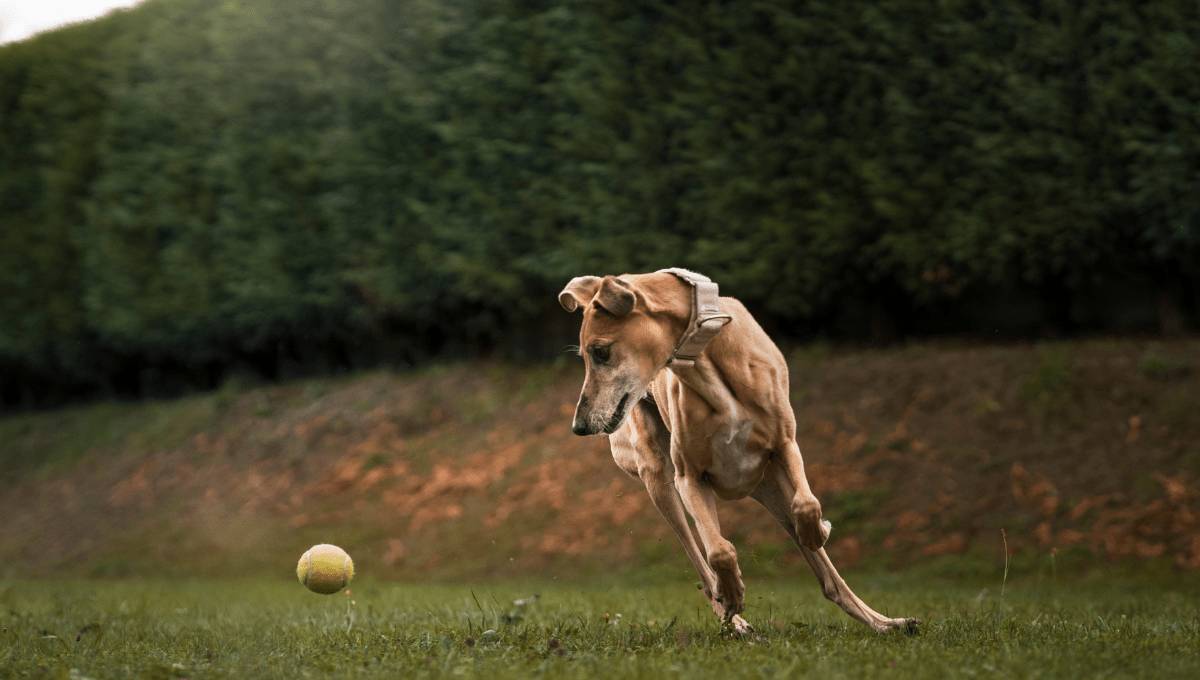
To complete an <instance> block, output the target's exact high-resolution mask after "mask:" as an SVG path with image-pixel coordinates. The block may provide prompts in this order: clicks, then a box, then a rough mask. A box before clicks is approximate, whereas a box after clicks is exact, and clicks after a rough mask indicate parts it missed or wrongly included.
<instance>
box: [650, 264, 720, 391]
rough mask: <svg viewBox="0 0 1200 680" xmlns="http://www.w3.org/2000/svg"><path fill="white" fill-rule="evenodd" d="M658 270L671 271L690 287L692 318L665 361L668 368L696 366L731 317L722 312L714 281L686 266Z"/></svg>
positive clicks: (662, 272) (663, 272)
mask: <svg viewBox="0 0 1200 680" xmlns="http://www.w3.org/2000/svg"><path fill="white" fill-rule="evenodd" d="M657 273H660V274H674V275H675V276H678V277H679V278H680V279H683V281H684V282H686V283H687V284H688V285H689V287H690V288H691V291H692V295H691V318H690V320H689V321H688V325H687V328H686V329H685V330H684V332H683V335H682V336H681V337H680V338H679V342H678V343H677V344H676V345H675V351H674V352H672V353H671V358H670V359H669V360H668V361H667V366H669V367H671V368H687V367H690V366H693V365H695V363H696V360H697V359H698V358H699V357H700V354H701V353H702V352H703V351H704V348H705V347H706V346H707V345H708V343H709V342H711V341H712V339H713V338H714V337H716V335H717V333H720V332H721V329H722V328H724V327H725V325H726V324H728V323H729V322H730V321H731V320H732V317H731V316H729V315H728V314H724V313H722V312H721V298H720V293H719V289H718V288H717V284H715V283H713V282H712V280H711V279H709V278H708V277H707V276H704V275H702V274H697V273H695V272H690V271H688V270H686V269H678V268H673V269H660V270H659V271H658V272H657Z"/></svg>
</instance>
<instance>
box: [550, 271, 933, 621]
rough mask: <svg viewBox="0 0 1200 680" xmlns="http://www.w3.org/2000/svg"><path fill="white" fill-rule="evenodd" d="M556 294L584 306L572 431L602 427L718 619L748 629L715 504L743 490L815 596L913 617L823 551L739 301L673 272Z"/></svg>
mask: <svg viewBox="0 0 1200 680" xmlns="http://www.w3.org/2000/svg"><path fill="white" fill-rule="evenodd" d="M558 300H559V303H560V304H561V305H562V306H563V308H564V309H566V310H567V311H568V312H574V311H575V310H577V309H578V310H582V311H583V325H582V327H581V328H580V332H579V353H580V355H582V356H583V359H584V364H585V375H584V380H583V389H582V391H581V392H580V395H579V403H578V406H577V407H576V410H575V418H574V421H573V422H572V427H571V430H572V432H574V433H575V434H577V435H581V436H586V435H595V434H600V433H604V434H607V435H608V436H609V445H610V447H611V449H612V455H613V459H614V460H615V461H616V463H617V465H618V466H619V467H620V468H621V469H622V470H624V471H625V472H627V473H628V474H630V475H631V476H633V477H636V478H638V479H640V480H641V481H642V483H643V484H644V485H645V487H646V491H647V492H648V493H649V494H650V499H651V501H652V502H653V503H654V506H655V507H656V508H658V511H659V512H660V513H662V516H663V517H664V518H665V519H666V520H667V523H668V524H670V526H671V528H672V529H674V531H675V533H676V535H678V536H679V540H680V541H682V543H683V548H684V550H685V551H686V552H687V556H688V558H689V559H691V561H692V564H693V565H695V567H696V572H697V573H698V574H699V575H700V580H701V583H702V587H701V589H702V591H703V593H704V596H705V597H707V598H708V601H709V604H710V605H711V606H712V610H713V613H714V614H716V615H717V616H718V617H720V618H721V619H722V620H723V622H724V624H725V625H727V626H730V627H731V628H732V629H733V630H735V631H736V632H737V633H739V634H742V635H745V634H749V633H752V632H753V630H754V629H753V628H752V627H751V626H750V625H749V624H748V623H746V621H745V620H744V619H742V617H741V616H739V614H741V613H742V611H743V608H744V604H745V602H744V598H745V586H744V585H743V583H742V575H741V570H740V569H739V568H738V562H737V551H736V550H735V549H734V547H733V544H732V543H730V542H729V541H728V540H726V539H725V538H724V537H723V536H722V535H721V528H720V525H719V523H718V521H717V505H716V500H717V499H718V498H721V499H723V500H735V499H740V498H745V497H746V496H750V497H752V498H754V499H755V500H757V501H758V502H759V503H760V504H762V506H763V507H764V508H766V509H767V511H768V512H769V513H771V515H772V516H773V517H775V519H776V520H777V521H778V522H779V524H780V525H782V526H783V528H784V530H786V531H787V533H788V535H789V536H791V538H792V541H793V542H794V543H795V544H796V546H797V547H798V548H799V549H800V552H801V553H802V554H803V555H804V559H805V560H807V561H808V564H809V566H810V567H811V568H812V570H813V572H814V573H815V574H816V576H817V580H818V581H819V582H820V584H821V592H822V593H823V594H824V595H825V597H826V598H828V599H829V600H831V601H833V602H835V603H836V604H837V605H838V606H840V607H841V608H842V609H843V610H844V611H845V612H846V613H847V614H849V615H850V616H852V617H854V618H855V619H857V620H859V621H861V622H863V623H864V624H866V625H868V626H870V627H871V628H873V629H875V630H876V631H880V632H885V633H886V632H891V631H896V630H904V631H912V630H915V629H916V627H917V626H918V625H920V623H921V622H920V621H919V620H917V619H910V618H889V617H886V616H883V615H881V614H879V613H878V612H876V611H874V610H872V609H871V608H870V607H868V606H867V605H866V604H864V603H863V601H862V600H860V599H859V598H858V597H857V596H856V595H855V594H854V593H853V592H852V591H851V590H850V587H849V586H847V585H846V582H845V581H844V580H842V578H841V576H839V575H838V572H837V570H836V569H835V568H834V566H833V563H832V562H831V561H830V560H829V556H828V555H826V554H825V549H824V545H825V541H826V540H827V539H828V538H829V532H830V530H831V525H830V523H829V521H828V520H826V519H824V518H823V516H822V512H821V504H820V502H818V501H817V498H816V496H814V495H813V492H812V490H811V489H810V488H809V485H808V480H807V478H806V477H805V475H804V461H803V459H802V458H801V456H800V448H799V446H797V444H796V417H795V415H794V413H793V412H792V406H791V402H790V401H789V391H788V370H787V363H786V362H785V361H784V358H783V354H782V353H781V352H780V351H779V348H778V347H776V346H775V343H774V342H772V341H771V339H770V338H769V337H768V336H767V334H766V332H765V331H763V329H762V327H761V326H759V325H758V323H757V322H756V321H755V320H754V318H753V317H752V316H751V315H750V313H749V312H747V311H746V308H745V307H744V306H743V305H742V304H741V303H740V302H738V301H737V300H735V299H734V298H730V297H719V296H718V292H717V285H716V284H715V283H713V282H711V281H710V280H709V279H708V278H706V277H704V276H702V275H700V274H695V273H693V272H689V271H687V270H684V269H664V270H660V271H657V272H654V273H651V274H625V275H622V276H605V277H603V278H600V277H597V276H581V277H576V278H574V279H572V280H571V281H570V283H568V284H567V286H566V287H565V288H564V289H563V290H562V292H561V293H559V296H558ZM685 513H686V514H685ZM687 515H690V516H691V517H692V519H693V520H694V521H695V525H696V530H697V533H698V534H699V536H700V541H701V543H702V544H703V550H701V546H698V545H697V544H696V540H695V538H694V536H693V535H692V532H691V530H690V529H689V527H688V522H687Z"/></svg>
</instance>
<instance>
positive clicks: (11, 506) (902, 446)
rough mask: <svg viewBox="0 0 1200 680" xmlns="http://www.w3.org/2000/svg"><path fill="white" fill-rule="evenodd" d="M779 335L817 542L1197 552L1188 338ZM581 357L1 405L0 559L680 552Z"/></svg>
mask: <svg viewBox="0 0 1200 680" xmlns="http://www.w3.org/2000/svg"><path fill="white" fill-rule="evenodd" d="M791 356H792V362H791V363H792V390H793V403H794V404H795V406H796V408H797V417H798V421H799V439H800V442H801V449H802V451H803V452H804V456H805V460H806V465H807V471H808V475H809V478H810V480H811V482H812V485H813V487H814V489H815V491H816V492H817V494H818V497H819V498H820V499H821V500H822V503H823V505H824V507H825V512H826V515H827V516H828V517H830V518H831V519H832V520H833V522H834V534H833V537H832V539H831V541H830V546H829V547H830V552H831V554H833V556H834V559H835V560H836V561H837V562H838V563H839V564H841V565H845V566H854V565H856V564H860V563H863V561H864V560H865V561H866V562H867V563H871V562H881V563H884V564H902V563H906V562H909V561H912V560H914V559H916V560H920V559H931V558H934V557H937V556H941V555H946V554H962V553H968V552H975V553H978V554H986V555H995V556H996V557H999V556H1000V555H1001V554H1002V553H1001V552H1000V548H999V545H1000V529H1002V528H1003V529H1005V531H1006V536H1007V542H1008V546H1009V548H1010V549H1013V550H1015V551H1016V552H1017V553H1018V555H1020V554H1025V555H1047V554H1049V553H1050V551H1052V550H1056V549H1067V548H1070V549H1072V550H1074V551H1075V552H1080V551H1087V552H1088V553H1089V554H1094V555H1100V556H1105V557H1107V558H1111V559H1122V558H1128V559H1153V560H1155V564H1172V565H1174V566H1175V567H1176V568H1185V569H1196V568H1200V474H1198V473H1200V444H1198V443H1197V441H1198V435H1200V375H1197V372H1196V370H1195V368H1196V367H1198V366H1200V342H1198V341H1194V340H1189V341H1179V342H1174V343H1148V342H1144V341H1133V340H1120V341H1089V342H1080V343H1062V344H1054V345H1044V346H982V347H981V346H962V347H933V346H914V347H909V348H905V349H896V350H888V351H834V352H830V351H829V350H828V349H827V348H823V347H821V346H814V347H808V348H801V349H799V350H797V351H794V352H792V354H791ZM581 377H582V369H581V367H580V366H579V365H577V364H576V363H574V362H572V361H567V362H566V363H565V364H562V365H558V366H552V367H533V368H530V367H515V366H509V365H498V364H483V365H460V366H455V367H445V368H440V369H437V370H434V371H427V372H425V373H423V374H419V375H391V374H386V373H376V374H371V375H367V376H362V377H357V378H355V379H344V380H339V381H310V382H307V383H296V384H291V385H284V386H273V387H264V388H259V389H253V390H245V391H240V392H238V391H234V390H232V389H227V390H224V391H222V392H221V393H217V394H213V395H205V396H201V397H193V398H191V399H186V400H180V401H178V402H171V403H166V404H147V405H143V406H137V407H134V406H130V407H123V408H121V409H117V408H116V407H107V408H108V409H109V410H108V411H104V413H107V414H108V415H107V416H105V417H106V418H108V420H104V419H103V418H101V417H100V416H98V415H97V413H98V411H97V410H96V409H100V408H102V407H92V408H91V409H90V410H89V409H77V410H73V411H66V412H60V413H56V414H42V415H37V416H22V417H20V418H10V419H6V421H0V433H3V434H4V438H5V439H7V441H3V440H0V445H2V446H3V447H4V448H3V449H2V450H0V460H4V461H7V462H8V464H7V468H8V469H7V477H6V478H5V480H6V481H4V482H0V513H3V516H4V517H5V518H6V521H5V522H3V523H0V564H3V565H4V566H3V567H2V568H0V569H2V571H0V576H29V575H35V574H38V575H85V576H86V575H91V576H104V575H153V574H164V575H180V574H197V575H250V574H267V573H284V574H286V573H287V572H288V570H289V569H290V567H291V563H292V560H294V559H295V558H296V557H297V556H299V555H300V553H302V552H303V550H304V549H305V548H307V547H308V546H309V545H312V544H313V543H316V542H323V541H328V542H335V543H338V544H339V545H342V546H343V547H345V548H347V549H348V550H350V551H351V553H352V554H354V555H355V557H356V560H357V561H358V563H359V571H360V573H370V574H371V575H372V576H374V577H377V578H434V579H439V580H449V579H463V578H474V577H488V578H505V577H520V576H523V575H527V574H535V573H536V574H547V573H554V574H560V573H561V574H580V573H590V572H598V571H603V570H611V569H620V568H623V567H624V566H627V565H640V566H644V565H646V564H659V563H661V564H666V565H669V567H670V568H671V569H672V570H677V571H680V572H686V571H688V570H689V569H690V567H688V565H687V563H686V560H685V559H684V558H683V557H682V552H681V551H680V550H678V548H677V546H676V543H677V542H676V539H675V538H674V537H673V536H672V535H670V532H669V530H668V529H667V527H666V525H665V524H664V523H663V522H662V521H661V519H660V518H659V517H658V516H657V513H656V511H655V510H654V508H653V507H652V506H651V505H650V503H649V500H648V499H647V498H646V496H645V492H644V491H643V490H642V489H641V487H640V485H639V484H638V483H637V482H635V481H634V480H631V479H629V478H627V477H625V476H624V475H623V474H622V473H620V472H619V471H618V470H617V469H616V467H615V466H614V465H613V463H612V461H611V459H610V458H609V454H608V449H607V442H606V440H605V438H603V437H591V438H580V437H575V436H573V435H572V434H571V433H570V429H569V427H570V417H571V413H572V411H573V408H574V402H575V399H576V397H577V394H578V388H579V383H580V380H581ZM97 419H99V420H97ZM98 422H99V423H100V424H99V425H97V423H98ZM85 424H86V426H87V427H89V428H91V429H86V430H85V429H83V428H84V427H85ZM96 433H100V434H96ZM104 433H107V434H104ZM81 438H82V439H86V443H85V444H84V445H82V446H81V447H80V450H81V451H82V452H83V454H82V456H81V457H80V458H79V459H78V460H70V456H67V455H64V454H60V453H58V452H60V451H61V450H63V447H64V446H65V444H64V442H68V441H78V440H80V439H81ZM47 458H50V459H51V461H50V462H49V463H47V462H45V459H47ZM721 512H722V523H723V528H724V529H725V531H726V534H727V535H730V536H732V537H733V538H734V541H735V544H737V545H738V546H739V548H740V549H741V552H742V562H743V564H744V565H745V568H746V569H747V570H748V571H749V572H750V573H753V572H755V571H756V570H758V571H764V570H765V571H766V572H771V570H772V569H774V568H775V567H778V566H789V565H792V564H794V563H795V562H796V561H797V556H796V555H795V553H794V551H792V550H789V549H788V548H787V546H785V545H784V544H783V534H782V532H781V531H780V529H779V528H778V527H777V526H776V525H775V524H774V522H773V520H771V519H770V518H769V517H768V516H767V515H766V513H765V512H763V511H762V510H761V509H760V508H758V507H757V506H756V505H755V504H754V503H753V502H749V501H748V502H740V503H730V504H723V505H722V507H721Z"/></svg>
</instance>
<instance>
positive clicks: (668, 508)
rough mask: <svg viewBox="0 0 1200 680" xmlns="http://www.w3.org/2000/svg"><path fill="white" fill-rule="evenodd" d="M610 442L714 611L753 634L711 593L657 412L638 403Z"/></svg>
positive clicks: (712, 580)
mask: <svg viewBox="0 0 1200 680" xmlns="http://www.w3.org/2000/svg"><path fill="white" fill-rule="evenodd" d="M609 445H610V446H611V447H612V451H613V458H615V459H616V460H617V464H618V465H620V466H621V468H622V469H623V470H625V471H626V472H628V473H629V474H631V475H633V476H636V477H638V478H639V479H641V480H642V483H643V484H644V485H645V486H646V492H647V494H648V495H649V496H650V501H651V502H652V503H654V507H655V508H657V509H658V511H659V513H661V514H662V516H663V519H665V520H666V521H667V524H668V525H669V526H670V527H671V529H672V530H673V531H674V532H675V535H676V536H678V537H679V542H680V543H682V544H683V551H684V552H685V553H687V556H688V559H689V560H691V561H692V565H693V566H694V567H695V568H696V574H697V575H699V576H700V583H701V592H703V594H704V596H705V597H706V598H707V599H708V603H709V605H710V606H711V607H712V609H713V613H714V614H716V615H717V616H719V617H721V618H722V619H724V620H726V621H729V622H730V623H731V624H732V625H733V628H734V630H736V631H737V632H738V633H740V634H742V635H747V634H749V633H753V632H754V628H753V627H752V626H751V625H750V624H748V623H746V621H745V620H744V619H743V618H742V617H740V616H737V614H736V613H734V614H732V615H731V614H729V613H728V612H727V610H726V608H725V605H723V604H721V603H720V602H719V601H718V600H717V597H716V595H715V594H714V593H715V592H716V591H717V590H718V586H717V577H716V575H715V574H713V570H712V568H710V567H709V566H708V562H707V561H706V560H705V559H704V554H703V553H701V552H700V546H698V545H697V544H696V539H695V537H694V536H693V535H692V530H691V529H690V528H689V527H688V522H687V515H685V514H684V508H683V502H682V500H681V499H680V497H679V493H678V491H677V490H676V488H675V468H674V466H673V464H672V463H671V458H670V456H669V455H668V454H667V451H666V450H665V449H666V448H667V447H669V446H670V434H669V433H668V432H667V429H666V426H665V425H664V424H663V422H662V420H661V417H660V416H659V414H658V412H657V411H655V410H654V409H653V408H651V407H650V406H649V405H648V404H646V403H641V404H638V405H637V406H636V407H634V411H633V412H632V413H631V414H630V418H629V422H627V423H626V424H625V425H624V426H623V427H621V428H620V429H618V430H617V431H616V432H614V433H612V434H611V435H610V436H609Z"/></svg>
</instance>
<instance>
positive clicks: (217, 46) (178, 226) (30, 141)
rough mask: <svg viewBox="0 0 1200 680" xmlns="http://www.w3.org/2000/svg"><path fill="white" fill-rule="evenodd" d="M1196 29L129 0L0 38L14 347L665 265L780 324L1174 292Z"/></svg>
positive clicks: (1184, 302) (473, 294)
mask: <svg viewBox="0 0 1200 680" xmlns="http://www.w3.org/2000/svg"><path fill="white" fill-rule="evenodd" d="M1198 35H1200V8H1198V7H1197V5H1196V4H1195V3H1194V2H1188V1H1183V0H1154V1H1152V2H1146V3H1136V4H1128V3H1127V4H1120V3H1117V4H1114V3H1087V2H1074V1H1071V0H1059V1H1055V2H1045V3H1042V2H1037V3H1034V2H1027V1H1023V0H1004V1H1002V2H998V3H979V2H971V1H960V2H946V3H934V4H930V3H915V2H912V1H911V0H884V1H882V2H881V1H878V0H874V1H871V2H867V1H866V0H848V1H847V2H839V3H827V2H808V3H797V2H788V1H785V0H766V1H764V2H756V3H748V2H729V3H710V4H708V5H705V6H704V7H702V8H686V7H682V6H680V5H678V4H676V3H673V2H666V1H663V0H654V1H649V2H637V3H633V2H596V1H595V0H490V1H487V2H483V1H479V2H471V1H468V0H450V1H448V2H431V1H430V0H405V2H401V3H394V2H382V1H381V0H350V1H346V2H333V1H332V0H302V1H299V2H292V1H288V2H284V1H283V0H233V1H230V2H221V3H216V2H211V1H210V0H170V1H168V0H150V1H149V2H147V3H145V4H143V5H142V6H140V7H139V8H137V9H135V10H132V11H129V12H121V13H117V14H114V15H111V16H109V17H107V18H105V19H103V20H101V21H97V22H93V23H90V24H86V25H80V26H74V27H71V28H67V29H64V30H61V31H56V32H53V33H49V34H46V35H43V36H39V37H37V38H35V39H33V40H30V41H27V42H23V43H19V44H15V45H9V46H5V47H3V48H0V114H2V115H0V149H2V152H0V219H2V220H3V225H4V226H3V230H2V232H0V271H2V272H3V274H2V275H0V364H3V365H6V366H10V367H16V369H19V371H17V373H21V372H24V373H21V374H22V375H27V377H28V376H29V375H36V376H40V377H42V378H49V379H51V380H59V381H61V380H68V381H71V380H74V381H83V382H89V381H90V382H92V383H94V384H97V385H110V388H109V389H116V390H117V391H121V388H120V385H116V386H111V384H112V383H113V380H115V378H114V377H113V376H115V375H117V374H119V373H121V372H123V371H124V372H126V373H128V372H130V371H132V372H134V373H135V374H136V371H138V370H141V369H142V368H145V367H146V366H152V367H154V366H163V365H167V364H171V363H172V362H174V363H176V364H181V365H184V366H186V367H188V369H187V370H191V371H193V372H195V371H197V370H200V371H201V372H203V370H208V369H205V368H204V367H205V366H209V367H212V366H215V367H217V370H219V369H220V367H222V366H225V365H228V364H229V363H230V362H234V361H237V360H239V359H244V358H245V357H247V356H250V355H256V354H257V355H263V356H266V357H267V358H266V359H265V360H264V361H266V363H274V364H277V363H278V361H277V358H278V356H277V355H281V354H282V355H291V357H292V358H293V359H295V360H299V361H302V360H304V356H303V354H304V351H305V350H304V348H306V347H308V348H311V347H316V348H325V349H323V350H321V351H325V352H327V353H328V354H329V355H330V356H331V357H333V358H332V359H331V361H333V362H334V363H350V360H349V359H348V358H347V355H348V354H349V353H351V351H350V350H349V349H347V348H348V347H350V346H351V345H353V344H354V343H357V342H359V341H360V340H362V339H363V338H370V337H375V338H378V337H384V336H389V335H390V336H407V337H409V338H412V339H415V342H417V343H418V344H422V343H423V344H424V345H426V346H428V347H429V348H431V349H433V350H437V349H438V347H440V346H441V345H442V344H443V343H444V342H446V341H450V342H452V343H454V342H459V343H467V344H470V345H471V346H474V347H478V348H486V347H489V346H494V345H496V344H498V343H500V342H502V338H504V337H505V336H506V335H507V334H508V333H510V332H511V331H512V330H514V329H518V328H523V327H527V326H529V325H530V324H539V325H544V324H545V322H544V321H543V320H542V319H541V318H540V317H541V315H542V314H543V313H544V310H546V309H547V308H548V307H552V305H551V304H547V302H546V301H547V300H552V295H553V293H554V292H555V291H556V290H558V289H559V287H561V285H562V284H563V282H564V281H566V280H567V279H569V278H570V277H571V276H575V275H578V274H583V273H620V272H623V271H645V270H650V269H655V268H660V267H665V266H688V267H692V268H695V269H698V270H700V271H703V272H705V273H707V274H709V275H710V276H712V277H713V278H714V279H716V280H718V281H720V282H721V284H722V285H723V287H724V290H726V291H728V292H729V293H731V294H734V295H737V296H738V297H740V298H742V299H743V300H745V301H746V302H747V303H748V304H750V306H751V307H752V308H753V309H755V310H758V311H762V312H766V313H767V314H769V315H771V316H772V317H774V318H775V319H778V320H780V321H782V322H785V323H787V324H795V323H797V322H807V323H817V324H821V323H830V319H832V318H836V317H838V316H839V315H843V316H844V315H846V314H850V313H851V312H850V311H847V310H853V309H856V308H858V307H862V306H863V305H866V307H868V308H871V309H875V310H877V311H882V312H884V313H886V314H892V315H896V314H900V313H902V312H903V311H904V310H905V309H912V308H914V307H916V308H935V307H937V306H939V305H942V306H945V305H950V306H953V305H959V304H961V305H963V306H964V308H968V307H979V306H980V305H981V304H984V303H985V301H986V300H988V299H989V297H988V296H989V295H993V294H994V292H995V291H1000V292H1001V293H1004V292H1011V291H1014V290H1032V291H1035V292H1036V295H1038V296H1040V298H1041V299H1042V300H1043V301H1044V302H1046V303H1047V304H1046V305H1044V307H1045V309H1044V310H1043V312H1042V314H1043V315H1045V316H1049V317H1066V316H1069V314H1070V313H1071V312H1070V310H1071V305H1070V299H1071V296H1073V295H1074V296H1077V297H1078V296H1086V295H1088V294H1089V291H1091V293H1090V294H1095V291H1098V290H1104V289H1103V288H1102V287H1103V286H1105V285H1112V284H1113V282H1121V281H1126V282H1127V281H1130V280H1140V281H1143V282H1144V285H1145V286H1148V287H1150V288H1151V289H1153V290H1155V291H1161V293H1162V295H1165V296H1167V299H1170V300H1173V301H1174V302H1173V303H1172V304H1174V305H1175V306H1176V307H1180V308H1182V309H1183V311H1184V312H1185V314H1188V313H1190V314H1192V315H1195V314H1196V312H1197V309H1196V301H1197V300H1198V299H1200V290H1198V289H1197V286H1198V285H1200V283H1198V282H1197V280H1196V278H1195V275H1194V271H1195V270H1196V264H1197V253H1198V252H1200V198H1198V196H1200V192H1196V191H1194V187H1196V186H1198V185H1200V169H1198V168H1200V127H1198V125H1200V124H1198V123H1197V121H1200V80H1198V78H1200V75H1197V74H1200V41H1198V40H1197V37H1196V36H1198ZM989 330H990V329H989ZM16 369H14V370H16ZM267 372H268V373H270V372H271V370H268V371H267ZM209 373H211V370H210V371H209ZM13 375H16V373H13ZM193 379H195V376H193ZM9 380H10V381H11V380H12V378H10V379H9ZM125 380H126V381H132V382H133V383H137V382H138V380H140V378H138V377H137V376H136V375H133V377H129V376H126V377H125ZM25 382H31V381H29V380H25ZM200 382H202V383H207V384H209V385H210V386H211V384H215V382H216V379H215V378H213V377H212V375H208V377H206V378H204V379H200ZM6 389H9V390H10V392H11V389H12V388H11V385H10V386H9V387H6ZM135 391H136V388H135ZM6 394H7V396H6V397H5V399H6V401H9V402H11V401H13V400H14V399H18V397H14V396H12V394H10V393H6Z"/></svg>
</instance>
